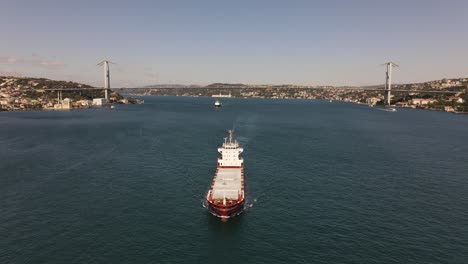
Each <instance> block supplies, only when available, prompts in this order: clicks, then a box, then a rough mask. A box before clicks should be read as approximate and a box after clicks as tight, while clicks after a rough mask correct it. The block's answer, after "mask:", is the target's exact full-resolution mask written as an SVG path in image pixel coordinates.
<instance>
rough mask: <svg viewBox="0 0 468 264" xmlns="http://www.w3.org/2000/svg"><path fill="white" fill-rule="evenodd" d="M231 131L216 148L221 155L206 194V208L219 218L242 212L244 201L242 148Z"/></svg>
mask: <svg viewBox="0 0 468 264" xmlns="http://www.w3.org/2000/svg"><path fill="white" fill-rule="evenodd" d="M233 133H234V131H233V130H229V138H224V143H223V145H222V146H221V147H220V148H218V152H219V153H220V154H221V157H219V158H218V165H217V166H216V173H215V175H214V178H213V181H212V183H211V187H210V190H209V191H208V194H207V195H206V201H207V202H208V210H209V211H210V212H211V213H212V214H213V215H215V216H218V217H221V218H230V217H233V216H235V215H238V214H240V213H242V210H243V209H244V202H245V192H244V159H243V158H241V157H240V154H241V153H242V152H243V151H244V149H243V148H242V147H241V146H240V145H239V143H237V141H236V140H234V139H233Z"/></svg>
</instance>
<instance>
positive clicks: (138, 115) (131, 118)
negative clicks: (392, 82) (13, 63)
mask: <svg viewBox="0 0 468 264" xmlns="http://www.w3.org/2000/svg"><path fill="white" fill-rule="evenodd" d="M145 101H146V103H145V104H144V105H133V106H121V105H118V106H117V107H116V109H108V108H103V109H89V110H78V111H71V112H52V111H33V112H11V113H1V114H0V263H468V116H466V115H455V114H447V113H441V112H432V111H419V110H406V109H399V110H398V112H395V113H391V112H386V111H381V110H379V109H377V108H369V107H367V106H361V105H354V104H347V103H338V102H334V103H329V102H325V101H304V100H262V99H223V100H222V102H223V107H222V108H221V109H214V107H213V103H214V100H213V99H211V98H181V97H179V98H175V97H146V98H145ZM232 127H234V129H235V134H236V135H237V137H238V140H239V141H240V143H241V144H242V145H243V147H244V149H245V151H244V154H243V157H244V158H245V166H246V168H245V172H246V190H247V195H248V203H249V204H250V205H252V207H251V208H249V209H248V210H247V211H245V212H244V213H243V214H242V215H240V216H238V217H236V218H234V219H231V220H229V221H227V222H222V221H220V220H219V219H217V218H215V217H213V216H212V215H210V214H209V213H208V212H207V211H206V209H205V208H203V206H202V202H203V198H204V195H205V193H206V192H207V190H208V187H209V185H210V182H211V180H212V176H213V173H214V171H215V166H216V159H217V157H218V154H217V152H216V149H217V147H218V146H219V145H220V144H221V143H222V141H223V137H225V136H226V134H227V133H226V130H227V129H229V128H232Z"/></svg>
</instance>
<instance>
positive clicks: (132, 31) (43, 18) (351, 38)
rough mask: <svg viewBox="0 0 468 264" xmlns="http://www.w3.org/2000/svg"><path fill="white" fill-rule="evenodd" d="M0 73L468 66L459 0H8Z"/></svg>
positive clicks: (453, 69)
mask: <svg viewBox="0 0 468 264" xmlns="http://www.w3.org/2000/svg"><path fill="white" fill-rule="evenodd" d="M2 6H3V8H4V12H3V14H2V16H0V30H1V31H2V33H3V36H2V39H3V41H2V42H0V75H9V74H15V75H24V76H33V77H44V78H50V79H60V80H67V81H76V82H81V83H86V84H91V85H94V86H102V85H103V76H102V68H101V67H99V66H96V64H97V63H99V62H100V61H101V60H103V59H108V60H110V61H113V62H115V63H117V64H115V65H111V79H112V80H111V85H112V87H137V86H145V85H154V84H187V85H188V84H197V85H206V84H210V83H216V82H222V83H246V84H298V85H333V86H365V85H379V84H382V83H384V73H385V68H384V67H383V66H381V64H382V63H384V62H386V61H395V62H397V63H399V64H400V66H401V67H400V68H398V69H395V71H394V76H393V77H394V78H393V80H394V83H413V82H425V81H431V80H437V79H442V78H458V77H466V76H468V74H467V72H468V65H467V63H466V62H467V61H468V53H467V52H466V51H465V49H466V48H465V47H467V46H468V34H467V33H468V29H467V28H466V25H468V16H466V13H467V11H468V2H466V1H444V2H440V1H434V0H430V1H412V2H410V3H409V2H406V1H402V0H396V1H392V2H377V1H353V3H350V2H349V1H338V0H335V1H317V2H314V3H311V2H310V1H291V2H284V1H237V2H226V3H221V2H219V1H198V2H194V1H171V2H163V1H135V2H132V3H125V2H122V1H100V2H92V1H73V2H68V3H65V2H64V1H51V0H46V1H40V2H36V1H13V0H6V1H4V2H3V5H2Z"/></svg>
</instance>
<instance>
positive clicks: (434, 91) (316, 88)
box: [44, 87, 459, 94]
mask: <svg viewBox="0 0 468 264" xmlns="http://www.w3.org/2000/svg"><path fill="white" fill-rule="evenodd" d="M200 88H203V87H200ZM105 89H106V88H104V87H91V88H84V87H72V88H48V89H44V90H45V91H87V90H105ZM115 89H119V88H115ZM126 89H132V88H126ZM134 89H142V88H134ZM143 89H149V90H151V89H164V88H161V87H159V88H143ZM172 89H174V88H172ZM175 89H177V88H175ZM184 89H186V88H184ZM208 89H209V88H208ZM260 89H265V88H260ZM295 89H308V90H348V91H356V90H359V91H363V92H365V91H375V92H386V91H390V92H397V93H441V94H456V93H459V92H455V91H445V90H430V91H425V90H400V89H395V90H394V89H391V90H388V89H365V88H337V87H335V88H319V87H314V88H295Z"/></svg>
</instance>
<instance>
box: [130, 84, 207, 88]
mask: <svg viewBox="0 0 468 264" xmlns="http://www.w3.org/2000/svg"><path fill="white" fill-rule="evenodd" d="M190 87H193V88H195V87H201V86H200V85H193V84H190V85H185V84H152V85H146V86H143V87H139V88H190Z"/></svg>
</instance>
